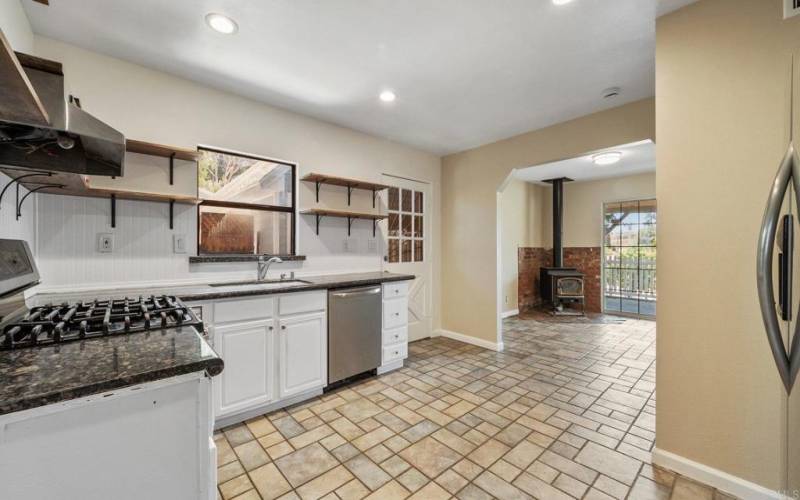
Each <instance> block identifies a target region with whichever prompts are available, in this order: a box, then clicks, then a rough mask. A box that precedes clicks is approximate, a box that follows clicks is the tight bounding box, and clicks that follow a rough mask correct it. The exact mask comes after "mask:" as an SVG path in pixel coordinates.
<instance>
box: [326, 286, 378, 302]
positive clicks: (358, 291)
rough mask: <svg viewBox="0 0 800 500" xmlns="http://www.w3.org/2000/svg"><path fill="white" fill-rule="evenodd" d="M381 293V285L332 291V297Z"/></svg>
mask: <svg viewBox="0 0 800 500" xmlns="http://www.w3.org/2000/svg"><path fill="white" fill-rule="evenodd" d="M379 293H381V287H379V286H374V287H367V288H350V289H348V290H344V291H341V292H330V296H331V297H336V298H342V299H345V298H350V297H363V296H366V295H377V294H379Z"/></svg>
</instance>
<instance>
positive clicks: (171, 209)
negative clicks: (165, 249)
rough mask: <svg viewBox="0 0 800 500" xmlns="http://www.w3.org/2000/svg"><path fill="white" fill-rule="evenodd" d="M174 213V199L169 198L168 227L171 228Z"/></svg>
mask: <svg viewBox="0 0 800 500" xmlns="http://www.w3.org/2000/svg"><path fill="white" fill-rule="evenodd" d="M174 213H175V200H169V228H170V230H172V229H173V215H174Z"/></svg>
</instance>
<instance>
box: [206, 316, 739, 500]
mask: <svg viewBox="0 0 800 500" xmlns="http://www.w3.org/2000/svg"><path fill="white" fill-rule="evenodd" d="M534 318H539V319H538V320H537V319H534ZM504 341H505V345H506V350H505V351H504V352H502V353H496V352H492V351H488V350H485V349H481V348H478V347H474V346H471V345H468V344H463V343H460V342H457V341H454V340H450V339H445V338H435V339H428V340H423V341H419V342H415V343H413V344H411V346H410V349H409V351H410V357H409V359H408V360H407V362H406V366H405V368H403V369H402V370H398V371H396V372H393V373H390V374H386V375H384V376H381V377H375V378H371V379H368V380H364V381H361V382H359V383H356V384H354V385H350V386H348V387H346V388H343V389H340V390H338V391H336V392H332V393H328V394H326V395H324V396H322V397H319V398H315V399H314V400H311V401H308V402H305V403H303V404H301V405H298V406H294V407H292V408H289V409H287V410H281V411H277V412H274V413H271V414H268V415H265V416H263V417H258V418H256V419H252V420H250V421H248V422H246V423H245V424H240V425H237V426H233V427H229V428H226V429H224V430H223V432H219V433H217V434H216V436H215V439H216V442H217V446H218V465H219V470H218V482H219V496H220V497H221V498H223V499H225V500H228V499H233V498H235V499H237V500H245V499H258V498H263V499H274V498H283V499H297V498H302V499H310V498H325V499H331V500H334V499H342V500H350V499H361V498H369V499H387V500H388V499H395V498H398V499H400V498H414V499H424V500H435V499H439V498H443V499H444V498H454V497H455V498H459V499H464V500H467V499H488V498H500V499H526V498H539V499H570V498H583V499H608V498H617V499H622V498H629V499H668V498H672V499H675V500H678V499H680V500H683V499H703V498H707V499H719V498H727V497H725V496H724V495H722V494H720V493H719V492H715V491H713V490H711V489H708V488H705V487H703V486H701V485H698V484H696V483H692V482H690V481H688V480H685V479H684V478H681V477H677V478H676V477H675V476H674V475H673V474H670V473H668V472H666V471H661V470H659V469H655V468H653V467H652V466H651V465H650V450H651V449H652V446H653V440H654V437H655V434H654V431H655V404H656V402H655V394H654V388H655V363H654V359H655V323H654V322H649V321H641V320H632V319H620V318H612V317H604V316H597V317H593V318H592V319H581V318H576V319H569V320H558V321H551V320H546V319H543V317H542V316H541V315H537V316H533V317H528V318H527V319H526V318H512V319H508V320H505V322H504Z"/></svg>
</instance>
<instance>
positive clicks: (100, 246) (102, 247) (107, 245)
mask: <svg viewBox="0 0 800 500" xmlns="http://www.w3.org/2000/svg"><path fill="white" fill-rule="evenodd" d="M97 251H98V252H100V253H111V252H113V251H114V235H113V234H111V233H99V234H98V235H97Z"/></svg>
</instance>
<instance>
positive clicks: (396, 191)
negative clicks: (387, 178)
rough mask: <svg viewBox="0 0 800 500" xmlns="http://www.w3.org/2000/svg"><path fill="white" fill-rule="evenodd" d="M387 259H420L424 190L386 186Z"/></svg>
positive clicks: (421, 258)
mask: <svg viewBox="0 0 800 500" xmlns="http://www.w3.org/2000/svg"><path fill="white" fill-rule="evenodd" d="M387 206H388V214H389V233H388V245H389V249H388V250H389V251H388V261H389V262H390V263H398V262H424V261H425V255H424V248H425V245H424V241H425V240H424V236H425V233H424V232H425V213H424V212H425V208H424V207H425V199H424V193H422V192H421V191H414V190H411V189H401V188H396V187H392V188H389V200H388V203H387Z"/></svg>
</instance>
